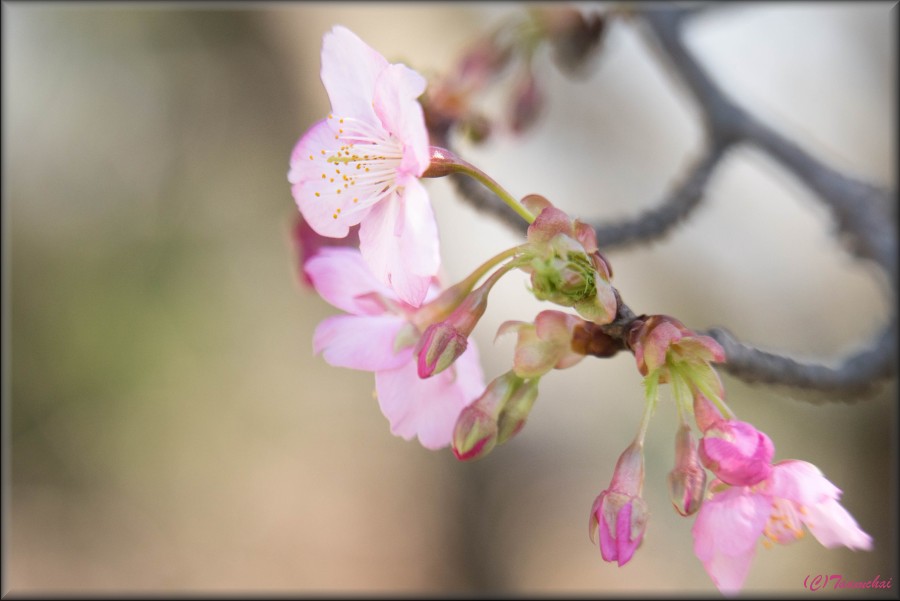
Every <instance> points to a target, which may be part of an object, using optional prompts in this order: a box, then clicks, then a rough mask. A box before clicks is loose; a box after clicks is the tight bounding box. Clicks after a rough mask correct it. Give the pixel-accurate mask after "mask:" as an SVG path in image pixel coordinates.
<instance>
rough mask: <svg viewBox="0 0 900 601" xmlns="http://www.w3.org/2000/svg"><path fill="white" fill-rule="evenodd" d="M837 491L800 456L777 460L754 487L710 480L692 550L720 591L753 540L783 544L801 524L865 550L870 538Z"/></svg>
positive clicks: (736, 577) (746, 559) (734, 576)
mask: <svg viewBox="0 0 900 601" xmlns="http://www.w3.org/2000/svg"><path fill="white" fill-rule="evenodd" d="M840 495H841V491H840V489H838V488H837V487H836V486H834V484H832V483H831V482H829V481H828V480H827V479H826V478H825V476H823V475H822V472H821V471H819V469H818V468H817V467H816V466H814V465H812V464H811V463H807V462H805V461H794V460H791V461H782V462H780V463H777V464H775V465H774V466H772V470H771V473H770V475H769V477H768V478H767V479H765V480H763V481H762V482H760V483H758V484H756V485H754V486H728V485H727V484H725V483H724V482H721V481H719V480H716V481H714V482H713V483H712V484H711V485H710V496H709V498H707V499H706V500H705V501H704V502H703V505H702V506H701V507H700V511H699V512H698V514H697V519H696V521H695V522H694V526H693V529H692V534H693V536H694V553H695V554H696V555H697V557H698V558H699V559H700V561H701V562H703V566H704V567H705V568H706V571H707V573H708V574H709V575H710V577H711V578H712V580H713V582H714V583H715V585H716V586H717V587H718V588H719V590H720V591H722V592H723V593H726V594H729V595H734V594H737V593H738V592H739V591H740V589H741V587H742V586H743V585H744V581H745V580H746V578H747V574H748V573H749V571H750V565H751V563H752V561H753V557H754V556H755V555H756V543H757V541H758V540H760V538H761V537H762V540H763V543H764V544H766V545H771V544H772V543H773V542H776V543H781V544H787V543H791V542H793V541H795V540H797V539H798V538H800V537H802V536H803V525H806V527H807V528H808V529H809V531H810V532H812V534H813V536H814V537H815V538H816V539H817V540H818V541H819V542H820V543H821V544H822V545H824V546H826V547H829V548H831V547H838V546H845V547H848V548H850V549H863V550H870V549H871V548H872V538H871V537H870V536H869V535H868V534H866V533H865V532H863V531H862V530H861V529H860V527H859V525H858V524H857V523H856V520H854V519H853V517H852V516H851V515H850V514H849V513H848V512H847V510H846V509H844V508H843V507H842V506H841V504H840V503H838V499H839V498H840Z"/></svg>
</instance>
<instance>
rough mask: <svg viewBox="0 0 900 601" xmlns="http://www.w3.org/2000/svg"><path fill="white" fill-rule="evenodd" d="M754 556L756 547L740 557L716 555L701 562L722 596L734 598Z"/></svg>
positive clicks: (748, 571) (739, 590)
mask: <svg viewBox="0 0 900 601" xmlns="http://www.w3.org/2000/svg"><path fill="white" fill-rule="evenodd" d="M755 556H756V547H750V548H749V549H747V550H746V551H745V552H743V553H741V554H740V555H722V554H716V555H714V556H713V557H712V558H710V559H709V560H707V561H704V562H703V567H704V568H706V573H707V574H709V577H710V578H711V579H712V581H713V584H715V585H716V588H718V589H719V591H720V592H721V593H722V594H723V595H728V596H729V597H734V596H735V595H737V594H738V593H740V592H741V588H743V586H744V581H745V580H747V575H748V574H749V573H750V566H751V564H752V563H753V558H754V557H755Z"/></svg>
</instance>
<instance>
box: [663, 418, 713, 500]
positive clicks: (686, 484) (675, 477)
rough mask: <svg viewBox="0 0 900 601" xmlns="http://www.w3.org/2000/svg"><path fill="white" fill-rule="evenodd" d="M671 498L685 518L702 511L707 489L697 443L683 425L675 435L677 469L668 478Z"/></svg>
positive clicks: (688, 429) (687, 428)
mask: <svg viewBox="0 0 900 601" xmlns="http://www.w3.org/2000/svg"><path fill="white" fill-rule="evenodd" d="M667 481H668V485H669V498H670V499H671V501H672V505H674V506H675V510H676V511H677V512H678V513H680V514H681V515H683V516H689V515H693V514H694V513H696V512H697V510H698V509H700V504H701V503H702V502H703V493H704V490H705V489H706V470H704V469H703V466H702V465H701V464H700V458H699V457H698V456H697V442H696V441H695V440H694V436H693V435H692V434H691V428H690V426H688V425H686V424H685V425H683V426H681V428H679V430H678V433H677V434H676V435H675V469H673V470H672V471H671V472H669V476H668V478H667Z"/></svg>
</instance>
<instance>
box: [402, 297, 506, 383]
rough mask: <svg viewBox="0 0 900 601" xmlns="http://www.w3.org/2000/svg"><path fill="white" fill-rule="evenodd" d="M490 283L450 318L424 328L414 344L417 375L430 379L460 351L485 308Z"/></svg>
mask: <svg viewBox="0 0 900 601" xmlns="http://www.w3.org/2000/svg"><path fill="white" fill-rule="evenodd" d="M489 284H490V285H489ZM491 285H492V284H491V283H490V282H487V283H485V285H482V286H480V287H479V288H477V289H475V290H473V291H472V292H470V293H469V294H468V295H467V296H466V297H465V299H463V301H462V302H461V303H460V304H459V306H458V307H457V308H456V309H455V310H454V311H453V313H451V314H450V317H448V318H447V319H445V320H444V321H441V322H438V323H433V324H431V325H429V326H428V327H427V328H426V329H425V333H424V334H422V338H421V339H420V340H419V344H418V346H417V347H416V355H417V356H418V371H419V377H420V378H430V377H431V376H433V375H435V374H438V373H440V372H442V371H444V370H445V369H447V368H448V367H450V366H451V365H453V362H454V361H456V360H457V359H458V358H459V356H460V355H462V354H463V352H464V351H465V350H466V346H467V344H468V343H467V339H468V338H469V335H470V334H471V333H472V330H474V329H475V326H476V324H478V320H479V319H481V316H482V315H484V311H485V309H487V299H488V293H489V292H490V288H491Z"/></svg>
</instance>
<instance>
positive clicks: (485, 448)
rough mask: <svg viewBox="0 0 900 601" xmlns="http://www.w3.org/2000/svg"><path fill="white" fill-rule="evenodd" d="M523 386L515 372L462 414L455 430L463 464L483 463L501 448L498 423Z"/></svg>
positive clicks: (489, 388) (503, 377)
mask: <svg viewBox="0 0 900 601" xmlns="http://www.w3.org/2000/svg"><path fill="white" fill-rule="evenodd" d="M521 384H522V379H521V378H519V377H518V376H516V375H515V374H514V373H513V372H512V371H508V372H506V373H505V374H503V375H501V376H498V377H497V378H494V380H492V381H491V383H490V384H488V385H487V388H485V390H484V393H482V395H481V396H480V397H478V398H477V399H476V400H475V401H474V402H473V403H472V404H471V405H469V406H468V407H466V408H465V409H463V410H462V413H460V415H459V418H457V420H456V426H455V428H454V429H453V441H452V446H453V454H454V455H456V458H457V459H459V460H460V461H470V460H473V459H480V458H481V457H484V456H485V455H487V454H488V453H490V452H491V450H493V448H494V447H495V446H496V445H497V435H498V426H497V419H498V417H499V416H500V412H501V411H502V410H503V407H504V405H506V403H507V401H508V400H509V398H510V397H511V396H512V395H513V393H514V392H515V391H516V389H517V388H519V386H520V385H521Z"/></svg>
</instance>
